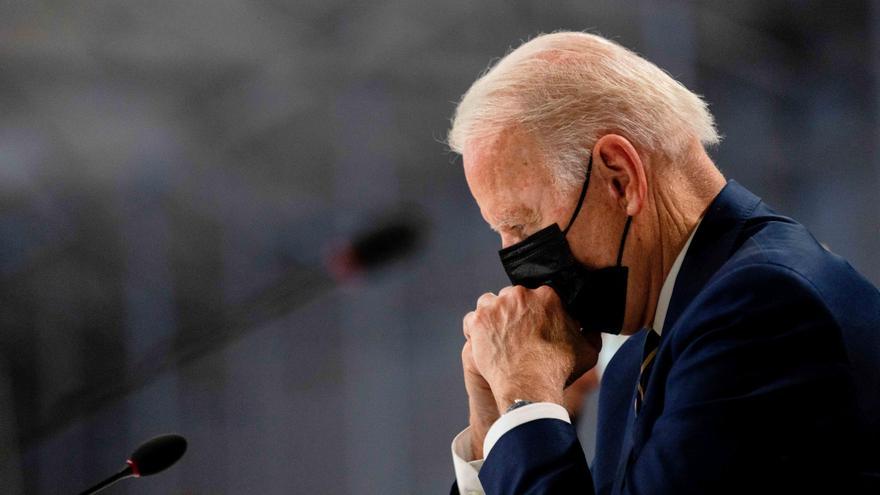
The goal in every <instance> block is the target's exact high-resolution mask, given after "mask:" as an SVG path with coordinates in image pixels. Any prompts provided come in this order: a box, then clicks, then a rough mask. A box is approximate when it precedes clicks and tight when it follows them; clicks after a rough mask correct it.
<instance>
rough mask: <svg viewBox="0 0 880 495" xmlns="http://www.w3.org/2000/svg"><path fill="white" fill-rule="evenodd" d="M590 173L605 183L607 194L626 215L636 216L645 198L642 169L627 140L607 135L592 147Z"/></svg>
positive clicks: (646, 190)
mask: <svg viewBox="0 0 880 495" xmlns="http://www.w3.org/2000/svg"><path fill="white" fill-rule="evenodd" d="M593 172H594V173H598V174H599V176H601V177H602V178H603V179H605V180H604V181H603V182H604V183H605V184H607V189H606V193H607V194H609V195H610V196H611V199H612V201H614V202H615V203H617V204H618V205H619V206H620V208H621V209H622V210H624V211H626V214H627V215H628V216H635V215H638V214H639V212H641V211H642V207H643V206H644V204H645V198H646V197H647V195H648V181H647V179H646V178H645V166H644V164H643V163H642V159H641V157H640V156H639V153H638V152H637V151H636V148H635V147H634V146H633V144H632V143H631V142H630V141H629V139H627V138H625V137H623V136H620V135H617V134H606V135H604V136H602V137H601V138H599V140H598V141H596V145H595V146H594V147H593Z"/></svg>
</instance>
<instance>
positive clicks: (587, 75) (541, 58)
mask: <svg viewBox="0 0 880 495" xmlns="http://www.w3.org/2000/svg"><path fill="white" fill-rule="evenodd" d="M718 140H719V137H718V134H717V132H716V130H715V127H714V122H713V119H712V116H711V114H710V113H709V112H708V110H707V108H706V104H705V103H704V102H703V101H702V100H701V99H700V97H699V96H697V95H695V94H693V93H691V92H690V91H688V90H687V88H685V87H684V86H683V85H681V84H680V83H678V82H677V81H675V80H674V79H672V78H671V77H670V76H669V75H668V74H666V73H665V72H663V71H662V70H660V69H659V68H658V67H656V66H655V65H653V64H651V63H650V62H648V61H647V60H644V59H642V58H640V57H639V56H637V55H636V54H634V53H632V52H631V51H629V50H627V49H625V48H623V47H621V46H620V45H617V44H615V43H612V42H610V41H608V40H605V39H603V38H601V37H599V36H595V35H590V34H584V33H555V34H550V35H543V36H539V37H537V38H535V39H533V40H531V41H529V42H527V43H525V44H523V45H522V46H520V47H519V48H517V49H516V50H514V51H513V52H511V53H510V54H508V55H507V56H506V57H504V58H503V59H501V60H500V61H499V62H498V63H497V64H496V65H495V66H494V67H492V68H491V69H490V70H489V71H488V72H486V74H485V75H483V76H482V77H481V78H479V79H478V80H477V81H476V82H475V83H474V84H473V85H472V86H471V88H470V89H469V90H468V91H467V93H466V94H465V95H464V97H463V98H462V100H461V102H460V103H459V105H458V108H457V109H456V112H455V117H454V119H453V123H452V129H451V130H450V132H449V145H450V147H451V148H452V149H453V150H454V151H456V152H458V153H461V154H462V156H463V159H464V167H465V175H466V177H467V181H468V184H469V186H470V188H471V192H472V194H473V196H474V198H475V199H476V201H477V203H478V204H479V206H480V210H481V212H482V214H483V217H484V218H485V219H486V221H487V222H488V223H489V224H490V225H491V226H492V227H493V229H495V230H497V231H498V232H499V234H500V235H501V240H502V245H503V246H505V247H506V246H509V245H512V244H515V243H517V242H519V241H521V240H523V239H525V238H526V237H528V236H529V235H531V234H533V233H535V232H537V231H538V230H540V229H541V228H543V227H546V226H548V225H552V224H553V223H556V224H558V225H559V226H560V228H564V227H566V226H567V221H568V219H569V218H570V216H571V214H572V212H573V211H574V209H575V206H576V204H577V199H578V192H579V191H580V188H581V186H582V184H583V181H584V177H585V171H586V168H587V162H588V159H589V157H590V156H591V155H592V157H593V174H592V178H591V182H590V186H589V190H588V192H587V197H586V199H585V201H584V204H583V209H582V211H581V213H580V215H579V216H578V218H577V219H576V221H575V222H574V225H573V226H572V228H571V230H570V231H569V233H568V236H567V240H568V243H569V245H570V246H571V249H572V252H573V254H574V255H575V257H576V258H577V260H578V261H579V262H581V263H582V264H584V265H586V266H587V267H592V268H599V267H605V266H610V265H612V264H614V262H615V259H616V256H617V249H618V247H619V242H620V238H621V233H622V231H623V227H624V224H625V221H626V217H627V216H632V217H634V220H633V225H632V230H633V234H632V236H631V237H630V240H629V241H628V244H627V250H628V251H627V252H628V253H630V254H638V255H641V256H636V258H644V257H646V256H647V257H650V256H655V257H660V258H664V257H669V256H668V254H667V253H665V251H668V250H669V249H666V247H665V246H663V243H670V244H676V243H678V244H680V243H683V239H678V237H680V236H675V235H671V234H672V233H671V232H668V230H669V229H679V230H681V229H687V228H690V227H691V225H688V223H693V222H695V221H696V219H697V218H698V217H699V214H701V213H702V208H704V207H705V204H703V203H705V201H706V198H705V197H703V196H709V194H710V193H709V192H708V191H702V190H700V189H702V188H703V187H702V186H703V185H707V184H708V185H710V186H711V187H709V188H708V189H715V190H714V191H713V192H711V196H709V199H711V197H714V194H715V193H717V188H718V186H717V184H718V179H719V178H720V174H719V173H718V172H717V170H716V169H715V168H714V166H713V165H712V164H711V161H710V160H709V159H708V157H707V156H706V155H705V151H704V149H703V146H704V145H711V144H715V143H717V142H718ZM721 180H722V181H723V179H721ZM695 199H696V201H694V200H695ZM670 200H673V202H676V201H681V203H682V204H681V205H670V204H668V203H669V202H670ZM693 202H695V203H697V204H696V205H690V204H689V203H693ZM691 206H693V207H694V208H697V209H699V211H697V212H696V213H694V212H693V211H691V210H693V209H694V208H689V207H691ZM677 210H681V211H677ZM668 216H672V217H676V216H681V217H682V218H680V219H678V218H671V219H667V218H665V217H668ZM694 216H696V218H692V217H694ZM679 220H680V221H679ZM676 223H678V224H679V225H676ZM684 233H685V234H686V232H684ZM631 246H634V247H631ZM677 247H679V248H680V245H678V246H677ZM669 248H670V249H673V248H675V246H669ZM630 257H631V258H632V256H630ZM673 257H674V256H673ZM626 261H627V264H629V265H631V267H632V268H633V270H632V271H633V274H632V275H631V278H635V279H636V280H633V281H632V282H634V283H631V287H630V289H629V299H630V301H631V302H636V304H635V305H633V306H635V307H641V308H643V309H644V310H643V311H642V312H641V313H639V312H638V311H635V310H633V311H629V310H628V311H627V313H628V314H627V324H626V325H625V329H627V330H630V331H631V330H634V329H637V328H638V327H639V326H640V325H643V324H645V323H646V321H647V320H648V318H646V315H645V314H642V313H645V312H646V311H647V309H650V308H648V306H650V305H651V304H653V303H652V302H651V301H650V299H651V297H652V293H653V292H659V285H660V284H662V276H663V274H658V273H659V272H660V271H662V270H658V269H656V267H655V269H653V270H651V269H648V267H647V265H649V264H650V263H649V262H648V260H645V259H627V260H626ZM653 261H654V264H655V265H661V266H662V265H666V268H667V270H668V265H671V263H672V260H665V259H655V260H653ZM657 279H661V280H659V281H658V280H657ZM655 286H656V287H655ZM633 299H635V301H633ZM639 303H641V304H639ZM628 306H630V305H628Z"/></svg>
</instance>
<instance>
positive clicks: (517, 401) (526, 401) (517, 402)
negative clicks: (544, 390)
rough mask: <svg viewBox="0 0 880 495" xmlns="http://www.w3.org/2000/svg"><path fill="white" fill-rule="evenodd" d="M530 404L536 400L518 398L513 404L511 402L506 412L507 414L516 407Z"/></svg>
mask: <svg viewBox="0 0 880 495" xmlns="http://www.w3.org/2000/svg"><path fill="white" fill-rule="evenodd" d="M529 404H534V402H532V401H530V400H523V399H516V400H514V401H513V404H511V405H510V407H508V408H507V410H506V411H504V414H507V413H509V412H510V411H513V410H514V409H519V408H521V407H522V406H527V405H529Z"/></svg>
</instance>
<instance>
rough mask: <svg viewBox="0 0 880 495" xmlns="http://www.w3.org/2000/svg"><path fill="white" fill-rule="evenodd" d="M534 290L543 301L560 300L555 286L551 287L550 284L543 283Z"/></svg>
mask: <svg viewBox="0 0 880 495" xmlns="http://www.w3.org/2000/svg"><path fill="white" fill-rule="evenodd" d="M532 292H533V293H534V294H535V295H536V296H538V297H539V298H540V299H541V300H542V301H547V302H551V301H559V295H558V294H557V293H556V291H555V290H554V289H553V287H550V286H549V285H542V286H540V287H538V288H537V289H535V290H533V291H532Z"/></svg>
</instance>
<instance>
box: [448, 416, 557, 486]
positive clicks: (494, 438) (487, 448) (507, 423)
mask: <svg viewBox="0 0 880 495" xmlns="http://www.w3.org/2000/svg"><path fill="white" fill-rule="evenodd" d="M536 419H558V420H561V421H565V422H566V423H569V424H570V423H571V418H569V416H568V411H566V410H565V408H564V407H562V406H560V405H559V404H554V403H553V402H536V403H534V404H529V405H526V406H522V407H518V408H516V409H514V410H513V411H510V412H509V413H505V414H502V415H501V417H500V418H498V419H497V420H496V421H495V422H494V423H493V424H492V427H491V428H489V431H488V432H487V433H486V439H485V440H483V457H484V458H486V457H489V452H491V451H492V447H494V446H495V443H496V442H498V440H499V439H500V438H501V435H504V434H505V433H507V432H508V431H510V430H512V429H514V428H516V427H517V426H519V425H521V424H523V423H528V422H529V421H534V420H536ZM465 431H468V430H465ZM462 433H463V432H462ZM459 436H460V435H459ZM468 440H470V434H468ZM480 465H481V466H482V463H481V464H480ZM459 486H460V485H459Z"/></svg>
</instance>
